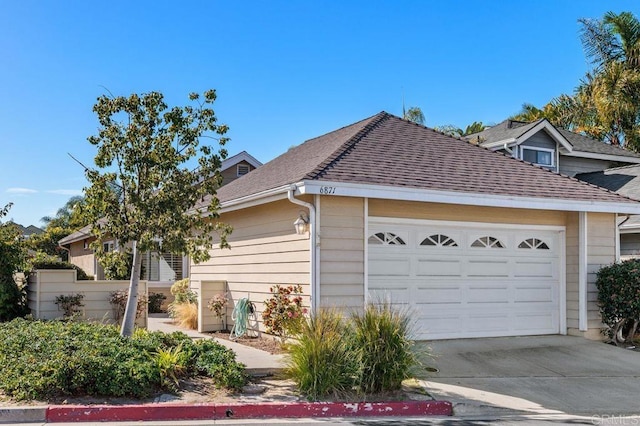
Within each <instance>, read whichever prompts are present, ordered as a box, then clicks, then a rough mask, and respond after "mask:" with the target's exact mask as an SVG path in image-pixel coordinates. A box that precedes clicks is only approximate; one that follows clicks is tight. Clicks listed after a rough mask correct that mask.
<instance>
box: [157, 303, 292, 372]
mask: <svg viewBox="0 0 640 426" xmlns="http://www.w3.org/2000/svg"><path fill="white" fill-rule="evenodd" d="M147 329H148V330H149V331H163V332H165V333H173V332H174V331H181V332H183V333H185V334H186V335H188V336H189V337H191V338H192V339H213V340H215V341H216V342H218V343H220V344H221V345H223V346H226V347H227V348H229V349H231V350H232V351H234V352H235V353H236V360H237V361H238V362H241V363H243V364H244V365H246V366H247V373H249V374H250V375H253V376H261V375H266V374H274V373H277V372H278V371H280V370H281V369H282V368H283V360H284V356H283V355H274V354H270V353H269V352H265V351H262V350H260V349H256V348H252V347H250V346H245V345H241V344H239V343H236V342H232V341H229V340H225V339H216V338H215V337H211V336H210V335H208V334H203V333H198V332H197V331H195V330H187V329H184V328H180V327H178V326H176V325H174V324H173V320H172V319H171V318H168V317H166V316H165V315H163V316H155V315H154V316H151V315H150V316H149V318H148V320H147Z"/></svg>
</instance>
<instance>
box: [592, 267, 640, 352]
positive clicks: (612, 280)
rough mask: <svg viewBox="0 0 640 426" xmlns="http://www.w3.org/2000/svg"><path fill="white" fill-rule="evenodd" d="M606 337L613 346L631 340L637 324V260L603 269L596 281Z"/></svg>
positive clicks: (639, 275) (639, 287) (639, 271)
mask: <svg viewBox="0 0 640 426" xmlns="http://www.w3.org/2000/svg"><path fill="white" fill-rule="evenodd" d="M596 287H597V288H598V305H599V307H600V314H601V315H602V322H603V323H604V324H606V325H607V326H608V330H606V331H607V334H608V335H609V337H611V338H612V339H613V341H614V342H615V343H616V344H619V343H624V342H627V341H631V340H633V338H634V335H635V331H636V329H637V327H638V323H639V322H640V260H628V261H626V262H622V263H615V264H613V265H609V266H605V267H603V268H602V269H600V270H599V271H598V278H597V280H596Z"/></svg>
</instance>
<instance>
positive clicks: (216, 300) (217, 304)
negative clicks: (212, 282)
mask: <svg viewBox="0 0 640 426" xmlns="http://www.w3.org/2000/svg"><path fill="white" fill-rule="evenodd" d="M227 301H228V299H227V296H225V294H224V293H219V294H216V295H215V296H213V297H212V298H211V300H209V303H208V304H207V308H209V310H210V311H212V312H213V313H214V314H215V315H216V316H217V317H218V318H222V315H223V313H222V310H223V309H225V308H226V307H227ZM225 314H226V311H225Z"/></svg>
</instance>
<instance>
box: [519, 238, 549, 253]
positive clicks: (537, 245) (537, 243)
mask: <svg viewBox="0 0 640 426" xmlns="http://www.w3.org/2000/svg"><path fill="white" fill-rule="evenodd" d="M518 248H521V249H534V250H549V246H548V245H547V243H545V242H544V241H542V240H539V239H537V238H529V239H526V240H524V241H523V242H521V243H520V244H518Z"/></svg>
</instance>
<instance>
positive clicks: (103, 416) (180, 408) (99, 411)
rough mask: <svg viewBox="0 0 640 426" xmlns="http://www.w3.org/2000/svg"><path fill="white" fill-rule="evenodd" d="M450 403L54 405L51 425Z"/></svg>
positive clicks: (421, 410) (399, 410)
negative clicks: (56, 423)
mask: <svg viewBox="0 0 640 426" xmlns="http://www.w3.org/2000/svg"><path fill="white" fill-rule="evenodd" d="M452 414H453V408H452V405H451V403H450V402H448V401H406V402H354V403H347V402H291V403H276V402H274V403H262V404H202V405H178V404H165V405H161V404H157V405H118V406H114V405H88V406H78V405H75V406H74V405H71V406H69V405H52V406H50V407H48V408H47V414H46V421H47V423H55V422H91V421H94V422H99V421H142V420H158V421H162V420H221V419H257V418H298V417H301V418H310V417H381V416H390V417H391V416H450V415H452Z"/></svg>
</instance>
